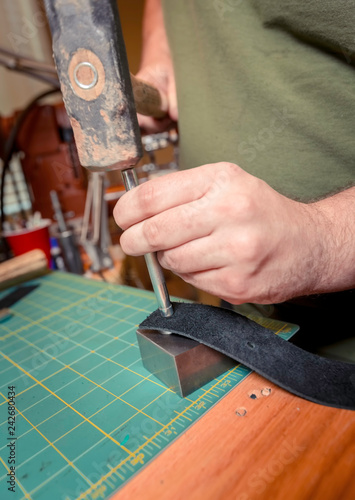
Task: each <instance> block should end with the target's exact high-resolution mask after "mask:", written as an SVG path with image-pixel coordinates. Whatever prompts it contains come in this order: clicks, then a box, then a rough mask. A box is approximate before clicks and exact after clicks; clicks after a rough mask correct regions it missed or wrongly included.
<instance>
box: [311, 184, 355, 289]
mask: <svg viewBox="0 0 355 500" xmlns="http://www.w3.org/2000/svg"><path fill="white" fill-rule="evenodd" d="M309 208H310V209H312V210H313V214H314V222H315V227H314V230H315V232H316V233H317V237H318V240H319V256H318V257H319V262H318V264H319V265H318V285H317V286H316V289H315V290H313V292H314V293H326V292H331V291H338V290H345V289H349V288H355V187H352V188H350V189H347V190H345V191H343V192H341V193H338V194H336V195H334V196H331V197H329V198H325V199H323V200H321V201H318V202H316V203H313V204H310V205H309Z"/></svg>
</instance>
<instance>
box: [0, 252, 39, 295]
mask: <svg viewBox="0 0 355 500" xmlns="http://www.w3.org/2000/svg"><path fill="white" fill-rule="evenodd" d="M47 272H48V262H47V258H46V256H45V254H44V252H42V250H31V251H30V252H27V253H25V254H23V255H19V256H18V257H14V258H13V259H10V260H7V261H5V262H3V263H1V264H0V290H2V289H4V288H7V287H9V286H13V285H17V284H18V283H22V282H23V281H27V280H29V279H33V278H37V277H38V276H41V275H42V274H45V273H47Z"/></svg>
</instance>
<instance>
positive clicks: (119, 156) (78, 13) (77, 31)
mask: <svg viewBox="0 0 355 500" xmlns="http://www.w3.org/2000/svg"><path fill="white" fill-rule="evenodd" d="M45 8H46V13H47V17H48V21H49V25H50V29H51V32H52V41H53V53H54V59H55V63H56V66H57V71H58V76H59V80H60V85H61V90H62V94H63V99H64V104H65V107H66V110H67V113H68V115H69V118H70V121H71V125H72V127H73V130H74V136H75V142H76V146H77V149H78V154H79V159H80V162H81V164H82V165H83V166H84V167H86V168H88V169H89V170H93V171H107V170H114V169H120V170H122V169H124V168H127V167H129V166H132V165H135V164H136V163H137V162H138V160H139V159H140V158H141V157H142V146H141V138H140V130H139V126H138V122H137V115H136V108H135V103H134V97H133V91H132V85H131V79H130V73H129V68H128V62H127V56H126V50H125V44H124V40H123V36H122V30H121V23H120V19H119V14H118V9H117V5H116V0H45Z"/></svg>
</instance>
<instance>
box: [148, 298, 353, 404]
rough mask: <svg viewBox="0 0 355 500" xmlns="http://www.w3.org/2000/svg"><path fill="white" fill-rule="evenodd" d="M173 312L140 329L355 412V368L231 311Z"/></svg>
mask: <svg viewBox="0 0 355 500" xmlns="http://www.w3.org/2000/svg"><path fill="white" fill-rule="evenodd" d="M173 307H174V314H173V316H171V317H170V318H164V317H163V316H162V315H161V313H160V311H159V310H156V311H154V312H153V313H152V314H151V315H150V316H148V318H147V319H145V320H144V321H143V322H142V323H141V324H140V325H139V327H140V328H144V329H153V330H168V331H170V332H171V333H175V334H178V335H182V336H183V337H188V338H190V339H193V340H196V341H197V342H200V343H201V344H205V345H207V346H209V347H212V348H213V349H216V350H217V351H220V352H222V353H223V354H226V355H227V356H229V357H231V358H233V359H234V360H236V361H238V362H239V363H242V364H243V365H245V366H247V367H248V368H251V369H252V370H254V371H256V372H257V373H259V374H260V375H262V376H263V377H266V378H267V379H268V380H270V381H272V382H274V383H275V384H276V385H278V386H280V387H282V388H283V389H286V390H288V391H290V392H292V393H293V394H296V395H297V396H301V397H303V398H305V399H308V400H309V401H313V402H315V403H319V404H323V405H326V406H333V407H336V408H344V409H348V410H355V364H351V363H344V362H341V361H336V360H331V359H328V358H323V357H321V356H318V355H316V354H312V353H310V352H307V351H305V350H303V349H301V348H300V347H297V346H295V345H293V344H291V343H289V342H287V341H286V340H284V339H282V338H281V337H278V336H277V335H275V333H274V332H272V331H271V330H268V329H267V328H265V327H263V326H261V325H259V324H258V323H255V322H254V321H251V320H250V319H248V318H246V317H244V316H241V315H240V314H238V313H236V312H234V311H231V310H228V309H222V308H218V307H213V306H206V305H203V304H185V303H173Z"/></svg>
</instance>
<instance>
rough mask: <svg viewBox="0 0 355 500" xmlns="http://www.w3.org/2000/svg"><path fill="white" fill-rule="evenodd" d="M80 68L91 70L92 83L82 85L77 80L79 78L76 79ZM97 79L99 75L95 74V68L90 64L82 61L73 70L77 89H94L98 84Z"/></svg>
mask: <svg viewBox="0 0 355 500" xmlns="http://www.w3.org/2000/svg"><path fill="white" fill-rule="evenodd" d="M82 67H86V68H90V69H91V71H92V74H93V78H92V81H91V82H90V83H82V82H81V81H80V80H79V78H78V71H79V70H80V69H81V68H82ZM98 79H99V75H98V73H97V70H96V68H95V66H94V65H93V64H91V63H90V62H88V61H84V62H81V63H79V64H78V65H77V66H76V67H75V69H74V81H75V83H76V84H77V85H78V87H80V88H81V89H83V90H89V89H92V88H93V87H95V85H96V84H97V82H98Z"/></svg>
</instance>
